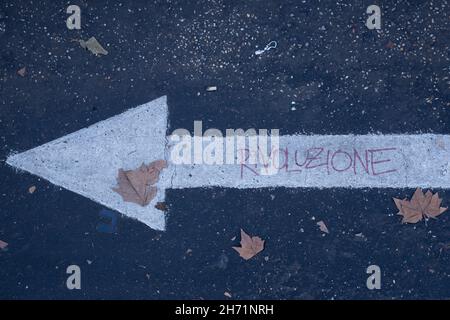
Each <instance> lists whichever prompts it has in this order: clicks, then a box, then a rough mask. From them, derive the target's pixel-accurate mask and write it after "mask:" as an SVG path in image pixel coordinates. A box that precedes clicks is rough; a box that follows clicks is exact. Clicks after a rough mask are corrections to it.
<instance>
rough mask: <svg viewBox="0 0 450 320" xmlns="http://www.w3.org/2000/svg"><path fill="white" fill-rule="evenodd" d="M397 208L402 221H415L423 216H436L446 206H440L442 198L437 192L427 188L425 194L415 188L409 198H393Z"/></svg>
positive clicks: (444, 209) (426, 217)
mask: <svg viewBox="0 0 450 320" xmlns="http://www.w3.org/2000/svg"><path fill="white" fill-rule="evenodd" d="M393 199H394V203H395V205H396V206H397V209H398V210H399V212H398V215H401V216H403V219H402V223H417V222H419V221H421V220H422V219H423V218H425V219H428V218H436V217H437V216H439V215H441V214H442V213H444V212H445V211H446V210H447V209H448V208H443V207H441V203H442V199H440V198H439V194H438V193H435V194H433V192H431V191H430V190H428V191H427V192H426V193H425V194H424V193H423V191H422V189H421V188H417V189H416V191H415V192H414V195H413V196H412V198H411V200H406V199H404V200H400V199H397V198H393Z"/></svg>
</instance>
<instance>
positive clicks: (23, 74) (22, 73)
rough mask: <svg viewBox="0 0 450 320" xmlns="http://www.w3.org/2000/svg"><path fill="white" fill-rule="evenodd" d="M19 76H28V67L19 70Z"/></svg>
mask: <svg viewBox="0 0 450 320" xmlns="http://www.w3.org/2000/svg"><path fill="white" fill-rule="evenodd" d="M17 74H18V75H19V76H21V77H25V75H26V74H27V67H23V68H20V69H19V70H17Z"/></svg>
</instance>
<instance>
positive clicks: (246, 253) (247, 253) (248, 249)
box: [233, 229, 264, 260]
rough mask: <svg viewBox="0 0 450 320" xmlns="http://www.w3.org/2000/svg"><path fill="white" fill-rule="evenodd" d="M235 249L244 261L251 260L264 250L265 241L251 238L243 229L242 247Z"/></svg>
mask: <svg viewBox="0 0 450 320" xmlns="http://www.w3.org/2000/svg"><path fill="white" fill-rule="evenodd" d="M233 249H234V250H236V251H237V252H238V253H239V255H240V256H241V257H242V258H243V259H245V260H249V259H251V258H253V257H254V256H255V255H257V254H258V253H259V252H261V251H263V250H264V240H262V239H261V238H260V237H250V236H249V235H248V234H246V233H245V231H244V230H242V229H241V246H240V247H233Z"/></svg>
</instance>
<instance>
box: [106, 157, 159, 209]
mask: <svg viewBox="0 0 450 320" xmlns="http://www.w3.org/2000/svg"><path fill="white" fill-rule="evenodd" d="M166 167H167V163H166V161H164V160H157V161H153V162H151V163H150V164H148V165H146V164H144V163H143V164H142V165H141V166H140V167H139V168H137V169H135V170H127V171H124V170H123V169H119V174H118V177H117V185H118V186H117V187H116V188H113V190H114V191H115V192H117V193H118V194H120V195H121V196H122V198H123V201H125V202H133V203H136V204H139V205H141V206H143V207H145V206H146V205H148V204H149V203H150V201H151V200H152V199H153V198H154V197H155V196H156V191H157V188H156V186H154V184H155V183H156V182H158V180H159V174H160V172H161V171H162V170H163V169H164V168H166Z"/></svg>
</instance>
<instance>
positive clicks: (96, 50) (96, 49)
mask: <svg viewBox="0 0 450 320" xmlns="http://www.w3.org/2000/svg"><path fill="white" fill-rule="evenodd" d="M72 41H76V42H78V43H79V44H80V46H81V47H82V48H83V49H87V50H89V51H90V52H92V53H93V54H94V55H96V56H97V57H99V56H101V55H107V54H108V51H107V50H105V48H103V47H102V45H101V44H100V43H99V42H98V41H97V39H95V37H91V38H89V39H88V40H86V41H84V40H76V39H73V40H72Z"/></svg>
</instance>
